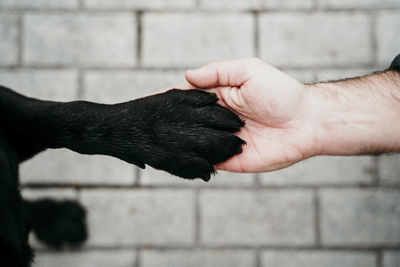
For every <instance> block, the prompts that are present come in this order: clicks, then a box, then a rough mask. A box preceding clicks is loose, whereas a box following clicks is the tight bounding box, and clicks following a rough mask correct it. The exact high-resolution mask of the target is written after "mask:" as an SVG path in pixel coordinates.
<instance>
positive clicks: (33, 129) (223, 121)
mask: <svg viewBox="0 0 400 267" xmlns="http://www.w3.org/2000/svg"><path fill="white" fill-rule="evenodd" d="M217 100H218V99H217V97H216V95H214V94H209V93H206V92H203V91H199V90H190V91H183V90H177V89H174V90H170V91H168V92H166V93H163V94H157V95H153V96H149V97H145V98H140V99H137V100H134V101H130V102H126V103H120V104H115V105H103V104H96V103H91V102H85V101H76V102H68V103H59V102H50V101H40V100H36V99H32V98H27V97H24V96H22V95H20V94H17V93H15V92H13V91H12V90H10V89H7V88H5V87H1V86H0V149H1V150H0V253H1V254H2V255H1V256H0V265H1V266H3V265H4V266H10V267H14V266H16V267H17V266H18V267H27V266H30V261H31V258H32V250H31V248H30V247H29V245H28V243H27V235H28V233H29V230H30V229H32V230H33V231H34V232H35V233H36V235H37V237H38V238H39V239H41V240H42V241H44V242H45V243H47V244H49V245H52V246H54V247H61V246H62V245H64V244H72V245H74V244H78V243H80V242H82V241H83V240H84V239H85V238H86V236H87V232H86V227H85V224H84V221H85V211H84V210H83V208H82V207H81V206H80V205H79V204H78V203H75V202H56V201H53V200H41V201H36V202H27V201H25V202H23V201H22V199H21V195H20V193H19V188H18V186H19V182H18V164H19V163H20V162H22V161H24V160H27V159H29V158H31V157H32V156H34V155H35V154H37V153H38V152H40V151H43V150H45V149H47V148H62V147H66V148H69V149H71V150H73V151H76V152H78V153H82V154H89V155H92V154H104V155H110V156H113V157H117V158H119V159H121V160H124V161H127V162H129V163H132V164H135V165H137V166H139V167H141V168H145V164H147V165H150V166H152V167H154V168H157V169H161V170H165V171H168V172H169V173H171V174H174V175H177V176H180V177H183V178H186V179H194V178H202V179H203V180H205V181H208V180H209V179H210V176H211V174H212V173H214V171H215V170H214V167H213V165H215V164H217V163H221V162H224V161H225V160H227V159H228V158H230V157H232V156H234V155H235V154H238V153H240V152H241V151H242V148H241V146H242V145H243V144H245V142H244V141H243V140H242V139H240V138H238V137H236V136H235V135H234V134H233V133H234V132H237V131H239V129H240V128H241V127H242V126H243V125H244V123H243V121H242V120H240V119H239V117H237V116H236V115H235V114H234V113H232V112H230V111H229V110H228V109H225V108H223V107H221V106H219V105H217V104H216V102H217Z"/></svg>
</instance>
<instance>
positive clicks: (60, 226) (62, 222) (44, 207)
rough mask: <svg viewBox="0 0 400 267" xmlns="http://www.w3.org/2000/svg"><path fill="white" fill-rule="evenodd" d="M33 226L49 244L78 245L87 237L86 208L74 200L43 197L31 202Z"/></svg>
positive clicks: (31, 223)
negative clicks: (56, 199)
mask: <svg viewBox="0 0 400 267" xmlns="http://www.w3.org/2000/svg"><path fill="white" fill-rule="evenodd" d="M29 209H30V211H29V212H30V214H31V222H30V225H31V228H32V230H33V232H34V233H35V235H36V237H37V238H38V239H39V240H41V241H42V242H44V243H45V244H47V245H50V246H52V247H55V248H61V247H62V246H63V245H70V246H76V245H79V244H81V243H82V242H83V241H85V240H86V238H87V230H86V212H85V209H84V208H83V207H82V206H81V205H80V204H79V203H77V202H74V201H68V200H66V201H55V200H52V199H42V200H38V201H34V202H30V207H29Z"/></svg>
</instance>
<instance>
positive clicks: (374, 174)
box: [371, 156, 381, 186]
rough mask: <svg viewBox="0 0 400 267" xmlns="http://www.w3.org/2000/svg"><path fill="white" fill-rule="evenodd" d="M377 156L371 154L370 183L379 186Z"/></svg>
mask: <svg viewBox="0 0 400 267" xmlns="http://www.w3.org/2000/svg"><path fill="white" fill-rule="evenodd" d="M379 159H380V157H379V156H373V158H372V164H373V166H372V173H371V174H372V185H375V186H379V185H380V180H381V177H380V172H379Z"/></svg>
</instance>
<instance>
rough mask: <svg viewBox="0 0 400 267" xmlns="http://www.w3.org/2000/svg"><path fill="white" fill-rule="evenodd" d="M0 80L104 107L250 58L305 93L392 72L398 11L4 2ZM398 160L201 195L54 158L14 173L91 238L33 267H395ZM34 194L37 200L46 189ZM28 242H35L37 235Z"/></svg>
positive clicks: (222, 2)
mask: <svg viewBox="0 0 400 267" xmlns="http://www.w3.org/2000/svg"><path fill="white" fill-rule="evenodd" d="M0 10H1V11H0V39H1V42H0V83H2V84H4V85H8V86H10V87H12V88H15V89H16V90H18V91H20V92H22V93H24V94H27V95H30V96H35V97H39V98H47V99H52V100H63V101H66V100H73V99H85V100H92V101H99V102H105V103H115V102H118V101H124V100H130V99H133V98H137V97H140V96H143V95H146V94H148V93H151V92H154V91H156V90H159V89H162V88H164V87H167V86H171V85H176V84H180V83H182V82H183V81H184V78H183V77H184V76H183V73H184V70H185V69H187V68H190V67H195V66H199V65H201V64H203V63H207V62H209V61H214V60H221V59H228V58H240V57H249V56H257V57H261V58H262V59H264V60H265V61H267V62H269V63H272V64H274V65H276V66H278V67H279V68H281V69H282V70H284V71H286V72H288V73H289V74H290V75H292V76H294V77H295V78H297V79H299V80H301V81H305V82H310V81H316V80H328V79H337V78H344V77H349V76H353V75H360V74H365V73H369V72H371V71H373V70H378V69H382V68H385V67H387V66H388V65H389V63H390V61H391V59H392V58H393V57H394V56H395V55H396V54H397V53H398V52H400V1H399V0H290V1H289V0H0ZM399 163H400V156H398V155H385V156H382V157H373V156H366V157H348V158H344V157H319V158H314V159H310V160H307V161H305V162H301V163H299V164H297V165H295V166H293V167H291V168H288V169H285V170H281V171H277V172H273V173H265V174H258V175H256V174H228V173H221V174H219V175H217V176H216V177H214V178H213V179H212V181H211V182H210V183H208V184H206V183H203V182H200V181H194V182H184V181H182V180H179V179H177V178H174V177H170V176H169V175H168V174H165V173H162V172H159V171H155V170H151V169H150V168H148V169H147V170H144V171H142V170H138V169H137V168H135V167H133V166H130V165H128V164H126V163H124V162H121V161H119V160H116V159H111V158H109V157H105V156H92V157H88V156H81V155H77V154H74V153H72V152H70V151H67V150H57V151H48V152H45V153H42V154H40V155H39V156H37V157H36V158H35V159H33V160H31V161H29V162H26V163H25V164H24V165H23V166H22V167H21V177H22V184H23V194H24V195H25V197H27V198H38V197H41V196H54V197H57V198H70V199H78V200H79V201H80V202H81V203H82V204H83V205H85V206H86V207H87V209H88V211H89V213H88V221H89V224H90V226H89V229H90V238H89V240H88V242H87V243H86V245H85V246H84V247H83V248H81V249H79V250H66V251H63V252H54V251H51V250H49V249H48V248H45V247H43V245H41V244H40V243H39V242H38V241H36V240H33V243H34V244H35V247H36V248H37V250H38V253H37V259H36V263H35V265H34V266H36V267H48V266H59V267H63V266H71V267H72V266H74V267H90V266H93V267H94V266H96V267H99V266H100V267H102V266H107V267H108V266H114V267H127V266H130V267H150V266H174V267H179V266H185V267H187V266H193V267H197V266H218V267H222V266H230V267H235V266H249V267H269V266H271V267H288V266H307V267H308V266H310V267H312V266H328V267H329V266H341V267H399V266H400V167H399V166H400V164H399ZM39 187H40V188H39ZM33 239H34V238H33Z"/></svg>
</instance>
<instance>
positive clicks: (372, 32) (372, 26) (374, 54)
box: [369, 11, 378, 68]
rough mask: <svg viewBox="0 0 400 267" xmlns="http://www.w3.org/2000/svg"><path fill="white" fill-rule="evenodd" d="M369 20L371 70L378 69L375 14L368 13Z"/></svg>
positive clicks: (372, 12)
mask: <svg viewBox="0 0 400 267" xmlns="http://www.w3.org/2000/svg"><path fill="white" fill-rule="evenodd" d="M369 18H370V23H369V26H370V32H369V35H370V39H371V40H370V42H371V50H372V65H373V68H377V67H378V40H377V36H376V21H377V14H376V12H374V11H371V12H369Z"/></svg>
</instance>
